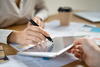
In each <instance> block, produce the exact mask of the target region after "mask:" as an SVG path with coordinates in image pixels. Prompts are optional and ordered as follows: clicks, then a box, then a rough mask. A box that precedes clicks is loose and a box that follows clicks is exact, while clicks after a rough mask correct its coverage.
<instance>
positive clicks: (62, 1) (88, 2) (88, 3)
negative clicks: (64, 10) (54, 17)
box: [44, 0, 100, 14]
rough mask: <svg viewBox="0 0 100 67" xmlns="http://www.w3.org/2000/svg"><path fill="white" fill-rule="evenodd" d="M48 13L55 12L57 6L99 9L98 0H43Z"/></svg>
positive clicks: (88, 9)
mask: <svg viewBox="0 0 100 67" xmlns="http://www.w3.org/2000/svg"><path fill="white" fill-rule="evenodd" d="M44 1H45V3H46V6H47V7H48V9H49V11H50V14H55V13H57V9H58V7H59V6H71V7H72V8H73V9H74V10H86V11H90V10H92V11H100V0H44Z"/></svg>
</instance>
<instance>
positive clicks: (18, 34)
mask: <svg viewBox="0 0 100 67" xmlns="http://www.w3.org/2000/svg"><path fill="white" fill-rule="evenodd" d="M44 35H45V36H49V35H48V33H47V32H45V31H44V30H43V29H42V28H41V27H37V26H33V25H32V24H31V23H28V25H27V27H26V28H25V29H24V30H22V31H15V32H12V33H11V35H10V36H9V39H8V41H9V42H11V43H18V44H21V45H28V44H33V45H40V43H41V42H42V41H44V40H45V37H44Z"/></svg>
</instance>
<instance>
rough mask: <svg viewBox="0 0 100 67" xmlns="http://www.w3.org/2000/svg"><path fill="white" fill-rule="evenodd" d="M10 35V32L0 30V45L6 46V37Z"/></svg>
mask: <svg viewBox="0 0 100 67" xmlns="http://www.w3.org/2000/svg"><path fill="white" fill-rule="evenodd" d="M11 33H12V30H5V29H0V43H4V44H7V39H8V36H9V35H10V34H11Z"/></svg>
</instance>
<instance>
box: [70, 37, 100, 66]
mask: <svg viewBox="0 0 100 67" xmlns="http://www.w3.org/2000/svg"><path fill="white" fill-rule="evenodd" d="M74 44H75V46H74V47H73V48H72V49H71V50H70V52H71V53H73V54H74V55H75V56H76V57H77V58H79V59H81V60H83V61H85V63H86V64H87V65H88V66H90V67H100V63H99V62H100V60H99V59H100V48H99V47H98V46H97V45H96V43H95V42H94V41H93V39H89V38H82V39H78V40H76V41H75V42H74Z"/></svg>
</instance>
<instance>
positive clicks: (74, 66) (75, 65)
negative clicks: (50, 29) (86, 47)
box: [1, 14, 100, 67]
mask: <svg viewBox="0 0 100 67" xmlns="http://www.w3.org/2000/svg"><path fill="white" fill-rule="evenodd" d="M58 17H59V15H58V14H55V15H52V16H49V17H48V18H47V19H46V20H45V22H49V21H52V20H55V19H58ZM71 21H72V22H78V23H81V22H83V23H87V24H93V25H96V26H97V27H100V23H91V22H90V21H87V20H85V19H82V18H80V17H77V16H75V15H72V19H71ZM25 27H26V24H24V25H17V26H11V27H8V28H7V29H12V30H23V29H24V28H25ZM1 45H3V44H1ZM3 46H4V48H5V50H6V54H7V55H14V54H16V53H17V51H16V50H15V49H14V48H12V47H11V46H10V45H3ZM63 67H88V66H87V65H86V64H85V63H84V62H82V61H74V62H72V63H70V64H67V65H64V66H63Z"/></svg>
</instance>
